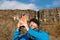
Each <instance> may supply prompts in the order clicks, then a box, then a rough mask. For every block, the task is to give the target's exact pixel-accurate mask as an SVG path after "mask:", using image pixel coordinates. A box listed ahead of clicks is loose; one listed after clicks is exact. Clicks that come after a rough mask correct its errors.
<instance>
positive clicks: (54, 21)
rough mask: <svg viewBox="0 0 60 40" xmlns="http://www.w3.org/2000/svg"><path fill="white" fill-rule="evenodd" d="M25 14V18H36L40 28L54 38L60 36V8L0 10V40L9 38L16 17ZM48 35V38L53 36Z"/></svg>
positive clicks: (9, 39) (15, 22) (51, 39)
mask: <svg viewBox="0 0 60 40" xmlns="http://www.w3.org/2000/svg"><path fill="white" fill-rule="evenodd" d="M23 14H26V16H27V20H28V21H29V20H30V19H31V18H37V19H38V20H39V21H40V29H41V30H43V31H45V32H47V33H48V34H49V35H52V36H53V37H55V38H56V39H57V38H59V37H60V8H53V9H42V10H39V11H34V10H0V40H11V37H12V34H13V30H14V28H15V27H16V26H17V22H18V21H17V19H19V17H20V16H21V15H23ZM53 37H51V36H50V40H53V39H55V38H53Z"/></svg>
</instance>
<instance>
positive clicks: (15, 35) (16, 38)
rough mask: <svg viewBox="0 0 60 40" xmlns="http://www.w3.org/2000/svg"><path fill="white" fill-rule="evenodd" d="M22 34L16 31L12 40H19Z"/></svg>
mask: <svg viewBox="0 0 60 40" xmlns="http://www.w3.org/2000/svg"><path fill="white" fill-rule="evenodd" d="M20 34H21V32H19V31H18V30H17V29H14V33H13V36H12V40H18V39H19V35H20Z"/></svg>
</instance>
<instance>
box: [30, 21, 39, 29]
mask: <svg viewBox="0 0 60 40" xmlns="http://www.w3.org/2000/svg"><path fill="white" fill-rule="evenodd" d="M30 27H31V28H32V29H36V28H37V27H38V25H37V24H36V23H35V22H33V21H31V22H30Z"/></svg>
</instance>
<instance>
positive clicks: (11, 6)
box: [0, 1, 37, 10]
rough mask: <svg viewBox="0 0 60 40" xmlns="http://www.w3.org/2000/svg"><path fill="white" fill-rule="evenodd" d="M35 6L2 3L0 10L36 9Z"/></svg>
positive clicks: (9, 2)
mask: <svg viewBox="0 0 60 40" xmlns="http://www.w3.org/2000/svg"><path fill="white" fill-rule="evenodd" d="M36 8H37V7H36V5H35V4H32V3H31V4H24V3H21V2H17V1H4V2H3V3H2V4H1V5H0V9H22V10H24V9H36Z"/></svg>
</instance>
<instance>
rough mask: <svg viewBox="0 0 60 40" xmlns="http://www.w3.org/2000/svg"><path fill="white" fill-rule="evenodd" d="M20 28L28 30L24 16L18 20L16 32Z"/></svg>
mask: <svg viewBox="0 0 60 40" xmlns="http://www.w3.org/2000/svg"><path fill="white" fill-rule="evenodd" d="M21 26H25V27H24V28H25V29H26V30H27V31H28V30H29V27H28V24H27V19H26V16H22V18H21V19H20V20H19V22H18V25H17V30H19V29H20V27H21Z"/></svg>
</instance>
